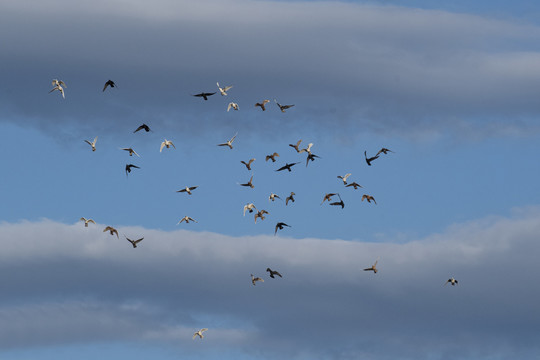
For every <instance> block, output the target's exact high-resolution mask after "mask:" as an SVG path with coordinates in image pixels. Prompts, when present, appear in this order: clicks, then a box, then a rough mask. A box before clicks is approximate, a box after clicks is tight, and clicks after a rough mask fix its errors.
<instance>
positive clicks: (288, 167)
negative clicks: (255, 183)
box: [276, 163, 300, 172]
mask: <svg viewBox="0 0 540 360" xmlns="http://www.w3.org/2000/svg"><path fill="white" fill-rule="evenodd" d="M296 164H300V163H292V164H289V163H287V164H285V165H284V166H282V167H280V168H279V169H277V170H276V171H282V170H285V169H287V170H289V172H291V168H292V167H293V166H294V165H296Z"/></svg>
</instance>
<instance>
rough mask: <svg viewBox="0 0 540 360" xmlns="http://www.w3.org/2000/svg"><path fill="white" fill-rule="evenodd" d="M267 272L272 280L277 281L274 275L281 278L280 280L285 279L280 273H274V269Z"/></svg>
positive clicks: (267, 269) (268, 269)
mask: <svg viewBox="0 0 540 360" xmlns="http://www.w3.org/2000/svg"><path fill="white" fill-rule="evenodd" d="M266 271H267V272H269V273H270V277H271V278H272V279H275V277H274V275H277V276H279V277H280V278H282V277H283V276H281V274H280V273H279V272H277V271H274V270H272V269H270V268H266Z"/></svg>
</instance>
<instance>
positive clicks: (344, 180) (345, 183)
mask: <svg viewBox="0 0 540 360" xmlns="http://www.w3.org/2000/svg"><path fill="white" fill-rule="evenodd" d="M349 176H351V173H348V174H345V176H341V175H338V179H341V180H343V185H347V178H348V177H349Z"/></svg>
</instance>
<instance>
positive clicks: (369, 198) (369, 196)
mask: <svg viewBox="0 0 540 360" xmlns="http://www.w3.org/2000/svg"><path fill="white" fill-rule="evenodd" d="M364 199H365V200H367V202H368V203H370V202H371V201H372V200H373V202H374V203H375V205H377V202H376V201H375V198H374V197H373V196H371V195H367V194H364V195H362V201H364Z"/></svg>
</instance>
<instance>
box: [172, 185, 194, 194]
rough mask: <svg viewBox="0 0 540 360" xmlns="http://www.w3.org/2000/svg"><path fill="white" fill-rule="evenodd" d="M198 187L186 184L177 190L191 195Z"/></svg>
mask: <svg viewBox="0 0 540 360" xmlns="http://www.w3.org/2000/svg"><path fill="white" fill-rule="evenodd" d="M196 188H197V186H191V187H189V186H186V187H185V188H183V189H180V190H177V191H176V192H186V193H188V194H189V195H191V190H195V189H196Z"/></svg>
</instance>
